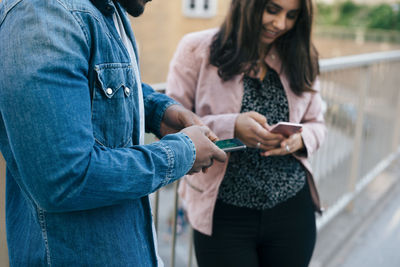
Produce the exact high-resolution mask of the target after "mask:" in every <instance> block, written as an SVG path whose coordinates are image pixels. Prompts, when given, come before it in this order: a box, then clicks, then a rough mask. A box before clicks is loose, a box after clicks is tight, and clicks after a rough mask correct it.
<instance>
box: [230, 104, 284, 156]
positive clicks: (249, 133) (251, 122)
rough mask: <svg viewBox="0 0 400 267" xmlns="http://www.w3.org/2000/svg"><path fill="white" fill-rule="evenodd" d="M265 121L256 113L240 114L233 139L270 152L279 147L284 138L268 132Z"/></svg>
mask: <svg viewBox="0 0 400 267" xmlns="http://www.w3.org/2000/svg"><path fill="white" fill-rule="evenodd" d="M268 129H269V125H268V123H267V119H266V118H265V117H264V116H263V115H261V114H260V113H258V112H255V111H250V112H245V113H241V114H240V115H239V116H238V117H237V119H236V122H235V137H236V138H239V139H240V140H241V141H242V142H243V143H244V144H245V145H246V146H248V147H253V148H258V149H260V150H265V151H267V150H271V149H274V148H276V147H278V146H280V144H281V142H282V141H283V140H284V137H283V136H282V135H280V134H272V133H270V132H269V131H268Z"/></svg>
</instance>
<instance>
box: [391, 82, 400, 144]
mask: <svg viewBox="0 0 400 267" xmlns="http://www.w3.org/2000/svg"><path fill="white" fill-rule="evenodd" d="M394 83H396V81H394ZM399 115H400V92H399V91H397V109H396V113H395V114H394V120H395V124H394V131H393V141H392V144H393V151H392V152H397V151H398V149H399V146H400V116H399Z"/></svg>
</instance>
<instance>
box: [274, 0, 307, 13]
mask: <svg viewBox="0 0 400 267" xmlns="http://www.w3.org/2000/svg"><path fill="white" fill-rule="evenodd" d="M268 5H272V6H273V7H274V8H277V9H280V10H282V9H283V8H282V7H281V6H280V5H278V4H276V3H274V2H272V1H269V2H268ZM299 11H300V8H296V9H292V10H289V12H299Z"/></svg>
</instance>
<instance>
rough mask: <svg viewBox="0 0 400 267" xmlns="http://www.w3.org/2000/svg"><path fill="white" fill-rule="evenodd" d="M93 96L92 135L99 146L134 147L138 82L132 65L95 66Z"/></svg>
mask: <svg viewBox="0 0 400 267" xmlns="http://www.w3.org/2000/svg"><path fill="white" fill-rule="evenodd" d="M95 72H96V82H95V88H94V90H93V97H92V124H93V135H94V138H95V139H96V142H98V143H99V144H100V145H103V146H106V147H110V148H116V147H125V146H129V145H131V144H132V131H133V124H134V117H133V114H134V111H135V106H136V105H135V104H136V103H135V101H136V100H137V99H136V98H134V95H135V94H134V93H135V92H133V90H134V88H136V82H135V81H134V77H133V70H132V67H131V66H130V64H124V63H107V64H99V65H96V66H95Z"/></svg>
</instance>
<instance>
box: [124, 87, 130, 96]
mask: <svg viewBox="0 0 400 267" xmlns="http://www.w3.org/2000/svg"><path fill="white" fill-rule="evenodd" d="M130 91H131V89H129V87H125V93H126V94H127V95H129V93H130Z"/></svg>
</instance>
